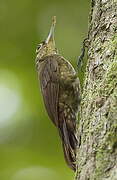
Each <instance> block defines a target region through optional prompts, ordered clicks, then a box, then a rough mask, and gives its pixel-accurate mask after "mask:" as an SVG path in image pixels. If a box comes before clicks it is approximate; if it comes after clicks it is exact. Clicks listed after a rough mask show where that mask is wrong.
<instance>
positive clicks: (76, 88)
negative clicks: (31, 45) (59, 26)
mask: <svg viewBox="0 0 117 180" xmlns="http://www.w3.org/2000/svg"><path fill="white" fill-rule="evenodd" d="M54 26H55V19H54V20H53V23H52V27H51V30H50V33H49V36H48V38H47V40H46V41H44V42H42V43H41V46H38V48H37V57H36V67H37V72H38V78H39V80H40V86H41V91H42V95H43V100H44V104H45V107H46V110H47V112H48V115H49V117H50V119H51V120H52V122H53V123H54V125H55V126H56V128H57V129H58V132H59V135H60V138H61V141H62V146H63V151H64V156H65V160H66V162H67V164H68V165H69V167H70V168H72V169H73V170H74V171H75V169H76V167H75V161H76V146H77V138H76V119H77V112H78V107H79V104H80V82H79V79H78V77H77V74H76V72H75V70H74V68H73V67H72V65H71V64H70V63H69V62H68V61H67V60H66V59H64V58H63V57H62V56H61V55H59V53H58V52H57V50H56V48H55V42H54V36H53V33H54Z"/></svg>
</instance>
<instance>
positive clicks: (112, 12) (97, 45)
mask: <svg viewBox="0 0 117 180" xmlns="http://www.w3.org/2000/svg"><path fill="white" fill-rule="evenodd" d="M91 6H92V9H91V14H90V22H89V23H90V26H89V34H88V37H89V46H88V63H87V68H86V74H85V83H84V88H83V94H82V101H81V109H80V115H79V120H78V128H77V136H78V147H77V161H76V165H77V172H76V177H75V178H76V180H106V179H107V180H117V49H116V48H117V34H116V33H117V12H116V11H117V0H92V4H91Z"/></svg>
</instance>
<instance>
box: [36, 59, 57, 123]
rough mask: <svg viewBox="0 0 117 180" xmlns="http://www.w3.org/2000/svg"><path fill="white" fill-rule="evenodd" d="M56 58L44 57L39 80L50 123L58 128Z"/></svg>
mask: <svg viewBox="0 0 117 180" xmlns="http://www.w3.org/2000/svg"><path fill="white" fill-rule="evenodd" d="M56 58H57V57H56V56H48V57H46V59H45V60H44V64H43V67H42V69H41V71H40V73H39V78H40V85H41V90H42V94H43V99H44V104H45V107H46V110H47V112H48V115H49V117H50V119H51V120H52V122H53V123H54V124H55V125H56V126H58V94H59V82H58V73H59V68H58V62H57V60H56Z"/></svg>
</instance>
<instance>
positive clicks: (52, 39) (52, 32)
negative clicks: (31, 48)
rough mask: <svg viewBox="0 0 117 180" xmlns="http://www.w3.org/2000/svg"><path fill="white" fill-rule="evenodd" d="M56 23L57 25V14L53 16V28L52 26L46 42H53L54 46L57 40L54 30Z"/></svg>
mask: <svg viewBox="0 0 117 180" xmlns="http://www.w3.org/2000/svg"><path fill="white" fill-rule="evenodd" d="M55 25H56V16H53V18H52V25H51V28H50V32H49V35H48V37H47V39H46V41H45V42H46V43H47V44H50V43H52V44H53V45H54V46H55V41H54V30H55Z"/></svg>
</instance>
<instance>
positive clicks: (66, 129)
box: [59, 116, 77, 171]
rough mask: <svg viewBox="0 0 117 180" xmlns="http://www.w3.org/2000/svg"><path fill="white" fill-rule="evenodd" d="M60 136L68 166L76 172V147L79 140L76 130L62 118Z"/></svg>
mask: <svg viewBox="0 0 117 180" xmlns="http://www.w3.org/2000/svg"><path fill="white" fill-rule="evenodd" d="M59 134H60V137H61V140H62V146H63V151H64V157H65V160H66V162H67V164H68V166H69V167H70V168H71V169H72V170H74V171H75V170H76V146H77V139H76V136H75V129H74V128H71V127H70V126H69V122H67V121H66V119H65V118H64V116H62V125H61V126H60V127H59Z"/></svg>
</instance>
